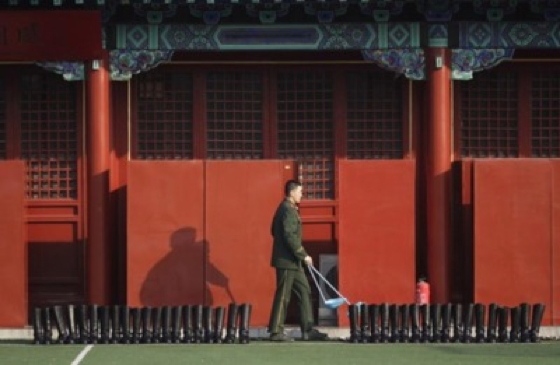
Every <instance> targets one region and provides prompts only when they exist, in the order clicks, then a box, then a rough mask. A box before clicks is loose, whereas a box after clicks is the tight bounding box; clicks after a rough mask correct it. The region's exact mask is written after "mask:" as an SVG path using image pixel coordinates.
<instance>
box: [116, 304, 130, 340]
mask: <svg viewBox="0 0 560 365" xmlns="http://www.w3.org/2000/svg"><path fill="white" fill-rule="evenodd" d="M119 311H120V313H119V319H120V328H119V329H118V331H119V332H120V334H119V342H120V343H122V344H125V345H128V344H129V343H130V341H131V335H130V308H128V306H127V305H123V306H121V307H119Z"/></svg>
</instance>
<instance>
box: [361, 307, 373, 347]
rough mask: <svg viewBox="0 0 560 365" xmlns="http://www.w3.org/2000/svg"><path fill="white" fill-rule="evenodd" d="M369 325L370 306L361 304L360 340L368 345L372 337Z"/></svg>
mask: <svg viewBox="0 0 560 365" xmlns="http://www.w3.org/2000/svg"><path fill="white" fill-rule="evenodd" d="M370 328H371V327H370V323H369V313H368V305H367V304H365V303H362V304H360V339H359V341H360V342H362V343H368V342H369V339H370V337H371V331H370Z"/></svg>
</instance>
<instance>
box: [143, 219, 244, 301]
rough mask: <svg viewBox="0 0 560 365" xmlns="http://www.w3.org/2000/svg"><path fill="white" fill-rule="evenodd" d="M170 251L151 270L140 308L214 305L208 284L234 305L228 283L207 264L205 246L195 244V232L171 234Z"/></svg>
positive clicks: (204, 242) (200, 243)
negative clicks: (218, 288)
mask: <svg viewBox="0 0 560 365" xmlns="http://www.w3.org/2000/svg"><path fill="white" fill-rule="evenodd" d="M169 245H170V247H171V251H169V253H168V254H167V255H165V257H163V258H162V259H161V260H160V261H159V262H158V263H156V265H155V266H154V267H153V268H152V269H151V270H150V272H149V273H148V275H147V276H146V280H145V281H144V283H143V284H142V288H141V290H140V301H141V302H142V305H144V306H149V307H161V306H179V305H186V304H191V305H193V304H203V305H210V306H211V305H213V304H214V303H213V296H212V292H211V290H210V286H209V285H210V284H212V285H213V286H217V287H220V288H223V290H225V291H226V292H227V294H228V296H229V297H230V300H231V301H232V302H233V301H235V300H234V297H233V294H232V293H231V291H230V288H229V279H228V278H227V276H225V275H224V274H223V273H222V272H221V271H220V270H219V269H218V268H217V267H216V266H214V265H213V264H212V263H210V261H209V244H208V242H206V241H204V240H202V241H196V229H194V228H192V227H185V228H181V229H178V230H177V231H175V232H173V234H172V235H171V238H170V240H169Z"/></svg>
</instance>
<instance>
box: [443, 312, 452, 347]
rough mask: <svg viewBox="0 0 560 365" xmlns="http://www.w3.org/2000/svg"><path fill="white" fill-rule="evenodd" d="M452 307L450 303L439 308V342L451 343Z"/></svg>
mask: <svg viewBox="0 0 560 365" xmlns="http://www.w3.org/2000/svg"><path fill="white" fill-rule="evenodd" d="M452 312H453V306H452V305H451V303H447V304H443V305H442V306H441V342H443V343H449V342H450V341H451V335H450V331H451V315H452Z"/></svg>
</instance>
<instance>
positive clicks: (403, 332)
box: [399, 304, 410, 343]
mask: <svg viewBox="0 0 560 365" xmlns="http://www.w3.org/2000/svg"><path fill="white" fill-rule="evenodd" d="M408 312H409V309H408V304H402V305H401V306H399V317H400V331H399V341H400V342H402V343H407V342H409V340H410V338H409V337H408V336H409V328H410V323H409V320H408V318H409V313H408Z"/></svg>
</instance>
